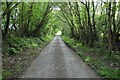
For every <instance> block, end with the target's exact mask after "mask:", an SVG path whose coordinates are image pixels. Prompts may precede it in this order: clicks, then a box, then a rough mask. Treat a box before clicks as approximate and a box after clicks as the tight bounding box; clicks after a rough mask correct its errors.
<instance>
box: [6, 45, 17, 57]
mask: <svg viewBox="0 0 120 80" xmlns="http://www.w3.org/2000/svg"><path fill="white" fill-rule="evenodd" d="M8 52H9V54H10V55H15V54H17V50H16V49H15V48H13V47H12V48H10V49H9V50H8Z"/></svg>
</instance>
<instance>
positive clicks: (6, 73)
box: [2, 70, 11, 78]
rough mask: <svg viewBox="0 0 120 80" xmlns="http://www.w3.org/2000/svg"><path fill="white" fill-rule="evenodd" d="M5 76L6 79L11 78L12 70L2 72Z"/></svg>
mask: <svg viewBox="0 0 120 80" xmlns="http://www.w3.org/2000/svg"><path fill="white" fill-rule="evenodd" d="M2 74H4V77H5V78H6V77H7V76H11V71H10V70H5V71H3V72H2Z"/></svg>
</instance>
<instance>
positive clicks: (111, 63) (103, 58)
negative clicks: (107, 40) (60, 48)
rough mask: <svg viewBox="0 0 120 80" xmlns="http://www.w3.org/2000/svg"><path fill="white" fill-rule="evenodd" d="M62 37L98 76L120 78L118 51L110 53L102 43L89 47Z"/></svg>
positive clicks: (119, 56)
mask: <svg viewBox="0 0 120 80" xmlns="http://www.w3.org/2000/svg"><path fill="white" fill-rule="evenodd" d="M62 39H63V40H64V41H65V43H66V44H67V45H68V46H69V47H71V48H72V49H73V50H74V51H75V53H76V54H78V55H79V56H81V57H82V58H83V61H84V62H86V63H87V64H88V65H89V66H91V67H92V68H93V69H94V70H95V71H96V73H97V74H98V75H99V76H101V77H104V78H120V74H119V73H120V69H119V64H120V55H119V51H115V52H112V53H111V54H110V53H109V51H108V50H107V49H106V48H104V45H97V44H96V46H95V47H93V48H89V47H87V46H85V45H84V46H83V44H82V43H80V42H78V41H75V40H74V39H70V38H68V37H66V36H62Z"/></svg>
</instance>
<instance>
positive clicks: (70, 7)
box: [58, 1, 120, 51]
mask: <svg viewBox="0 0 120 80" xmlns="http://www.w3.org/2000/svg"><path fill="white" fill-rule="evenodd" d="M58 6H59V7H60V8H61V11H60V12H59V16H58V18H59V19H60V20H61V21H62V22H64V23H66V24H67V25H69V27H70V30H71V37H72V38H74V39H75V40H77V41H80V42H82V43H83V45H87V46H89V47H93V46H94V45H95V44H96V43H97V42H99V41H100V42H102V43H105V44H106V45H107V46H106V48H107V49H108V50H110V51H112V50H116V49H119V45H120V2H104V1H101V2H98V3H97V2H94V1H92V2H79V3H78V2H74V3H72V2H68V3H63V4H62V5H59V4H58ZM100 42H99V43H100Z"/></svg>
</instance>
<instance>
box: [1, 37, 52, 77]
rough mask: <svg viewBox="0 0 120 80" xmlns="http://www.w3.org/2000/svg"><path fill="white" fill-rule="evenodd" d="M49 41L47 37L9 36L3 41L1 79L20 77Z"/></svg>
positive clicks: (50, 38)
mask: <svg viewBox="0 0 120 80" xmlns="http://www.w3.org/2000/svg"><path fill="white" fill-rule="evenodd" d="M51 40H52V37H51V36H48V35H47V36H44V37H42V38H35V37H18V36H10V37H9V38H8V39H7V40H5V41H3V71H2V77H3V78H6V77H7V78H8V77H11V78H13V77H16V78H18V77H20V76H21V75H22V74H23V72H24V71H25V70H26V69H27V68H28V67H29V66H30V64H31V61H33V60H34V59H35V58H36V57H37V56H38V55H40V52H41V50H42V49H43V47H44V46H46V45H47V44H48V43H49V42H50V41H51Z"/></svg>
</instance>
